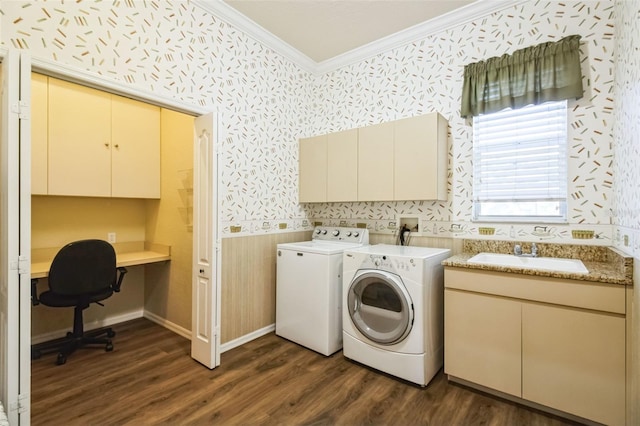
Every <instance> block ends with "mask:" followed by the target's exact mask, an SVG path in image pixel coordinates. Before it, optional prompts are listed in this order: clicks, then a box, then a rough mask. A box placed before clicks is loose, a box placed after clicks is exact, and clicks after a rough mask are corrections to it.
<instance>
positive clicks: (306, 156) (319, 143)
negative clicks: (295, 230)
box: [298, 135, 327, 203]
mask: <svg viewBox="0 0 640 426" xmlns="http://www.w3.org/2000/svg"><path fill="white" fill-rule="evenodd" d="M299 148H300V152H299V157H298V165H299V169H298V170H299V171H298V198H299V200H300V202H301V203H321V202H325V201H327V135H322V136H315V137H312V138H305V139H300V145H299Z"/></svg>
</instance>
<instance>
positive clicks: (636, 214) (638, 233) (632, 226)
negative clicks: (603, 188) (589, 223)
mask: <svg viewBox="0 0 640 426" xmlns="http://www.w3.org/2000/svg"><path fill="white" fill-rule="evenodd" d="M615 25H616V56H617V61H616V72H615V92H614V99H615V111H616V121H615V128H614V136H615V170H616V176H615V181H614V188H615V201H614V224H615V225H618V226H617V227H616V230H615V233H614V237H615V245H616V246H617V247H619V248H621V249H623V250H624V251H627V252H629V253H633V254H635V256H636V257H640V184H639V182H640V1H637V0H636V1H617V2H616V24H615Z"/></svg>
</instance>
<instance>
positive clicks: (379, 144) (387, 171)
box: [358, 122, 394, 201]
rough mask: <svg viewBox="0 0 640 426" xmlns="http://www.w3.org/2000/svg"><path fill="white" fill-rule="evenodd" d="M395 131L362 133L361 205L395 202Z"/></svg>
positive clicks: (383, 128)
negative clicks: (373, 202) (362, 202)
mask: <svg viewBox="0 0 640 426" xmlns="http://www.w3.org/2000/svg"><path fill="white" fill-rule="evenodd" d="M393 127H394V125H393V122H389V123H382V124H376V125H374V126H367V127H362V128H360V129H358V201H389V200H393Z"/></svg>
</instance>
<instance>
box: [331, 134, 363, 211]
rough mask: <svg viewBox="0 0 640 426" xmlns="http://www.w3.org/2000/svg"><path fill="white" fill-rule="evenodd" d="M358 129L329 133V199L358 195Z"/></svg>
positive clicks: (351, 197) (336, 200)
mask: <svg viewBox="0 0 640 426" xmlns="http://www.w3.org/2000/svg"><path fill="white" fill-rule="evenodd" d="M357 164H358V130H357V129H351V130H345V131H342V132H336V133H329V134H328V135H327V201H329V202H338V201H353V200H356V199H357V197H358V168H357Z"/></svg>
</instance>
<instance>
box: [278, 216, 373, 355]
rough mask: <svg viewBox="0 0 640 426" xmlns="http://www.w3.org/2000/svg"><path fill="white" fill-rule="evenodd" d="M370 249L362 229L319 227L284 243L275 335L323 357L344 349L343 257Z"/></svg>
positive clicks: (281, 247) (280, 262)
mask: <svg viewBox="0 0 640 426" xmlns="http://www.w3.org/2000/svg"><path fill="white" fill-rule="evenodd" d="M365 244H369V231H368V230H367V229H360V228H345V227H316V228H315V230H314V232H313V237H312V240H311V241H301V242H296V243H282V244H278V246H277V261H276V267H277V268H276V334H277V335H278V336H280V337H284V338H285V339H288V340H291V341H293V342H295V343H298V344H299V345H302V346H304V347H306V348H309V349H312V350H314V351H316V352H319V353H321V354H323V355H331V354H333V353H335V352H336V351H338V350H340V349H341V348H342V259H343V258H342V254H343V253H344V251H345V250H346V249H352V248H356V247H361V246H363V245H365Z"/></svg>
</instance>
